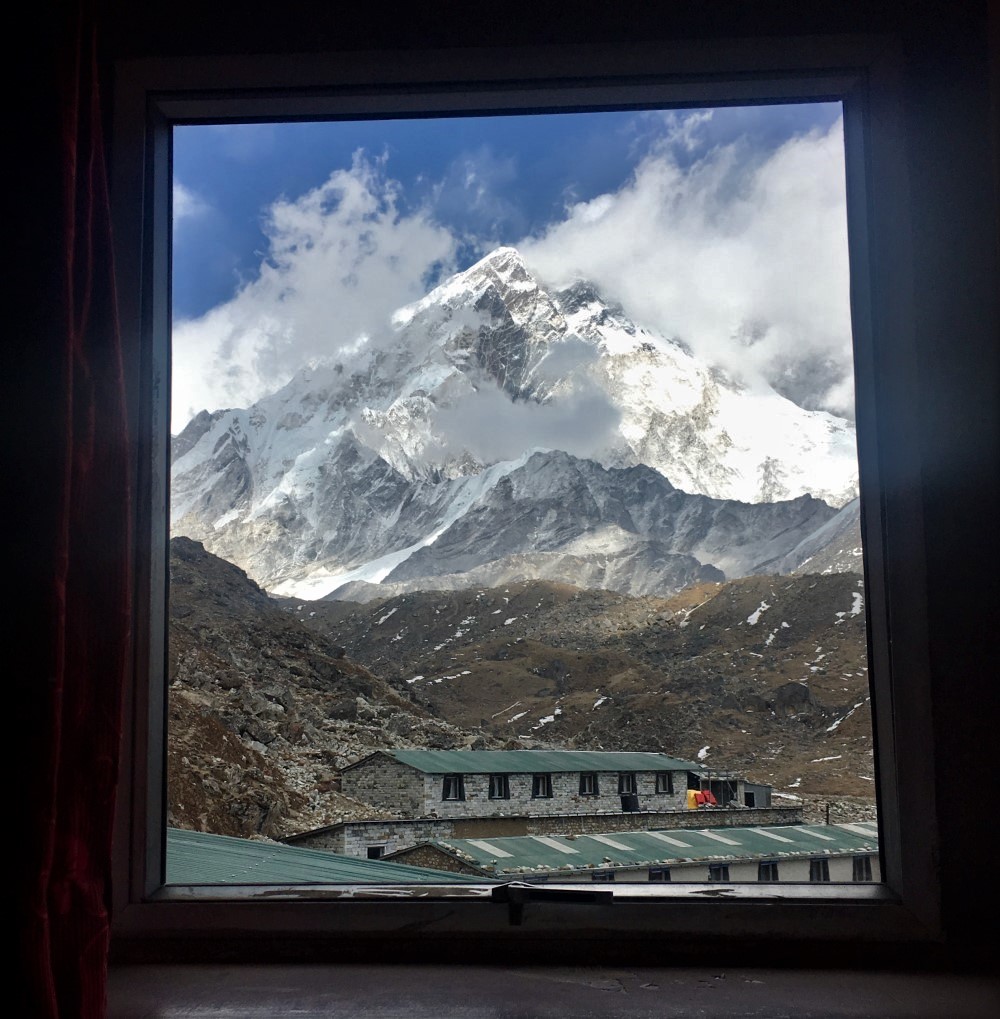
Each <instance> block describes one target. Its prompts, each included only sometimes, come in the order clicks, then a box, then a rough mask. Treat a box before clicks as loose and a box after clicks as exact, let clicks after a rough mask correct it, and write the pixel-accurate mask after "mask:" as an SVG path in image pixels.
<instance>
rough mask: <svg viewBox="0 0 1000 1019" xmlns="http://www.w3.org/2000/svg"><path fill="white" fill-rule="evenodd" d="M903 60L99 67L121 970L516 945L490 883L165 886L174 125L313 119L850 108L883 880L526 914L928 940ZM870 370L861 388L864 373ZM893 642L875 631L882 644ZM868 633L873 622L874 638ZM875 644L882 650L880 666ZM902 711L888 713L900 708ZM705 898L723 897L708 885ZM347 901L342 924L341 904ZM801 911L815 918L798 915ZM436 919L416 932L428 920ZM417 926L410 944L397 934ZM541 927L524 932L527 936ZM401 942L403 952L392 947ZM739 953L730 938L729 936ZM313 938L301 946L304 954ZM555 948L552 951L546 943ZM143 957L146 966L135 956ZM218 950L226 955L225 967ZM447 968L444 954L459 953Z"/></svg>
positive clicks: (537, 58) (632, 892)
mask: <svg viewBox="0 0 1000 1019" xmlns="http://www.w3.org/2000/svg"><path fill="white" fill-rule="evenodd" d="M897 64H898V55H897V52H896V48H895V44H894V42H893V41H892V40H891V39H884V38H876V37H870V36H844V37H833V36H831V37H825V38H821V37H815V38H814V37H804V38H795V37H792V36H784V37H782V36H775V37H772V38H764V37H759V38H754V39H753V40H752V41H750V42H749V43H748V42H747V41H740V40H736V41H727V40H723V39H704V40H700V41H698V42H686V43H684V44H683V45H681V44H677V43H649V44H628V45H625V44H621V45H618V44H614V45H611V44H609V45H607V46H602V47H599V48H598V47H592V46H586V45H583V46H556V45H553V46H547V47H526V48H518V49H516V50H502V49H496V50H491V49H488V48H482V49H476V50H474V51H465V50H459V49H455V50H448V51H441V52H437V53H434V52H430V51H426V50H423V51H416V52H402V51H401V52H399V53H393V54H387V53H384V52H379V53H375V54H372V53H368V54H365V53H354V54H352V53H340V54H338V55H337V56H336V58H335V59H334V58H331V57H329V56H325V55H323V54H303V55H299V56H295V57H291V56H287V55H282V56H276V57H270V56H267V55H262V56H256V57H250V56H232V57H219V58H211V59H208V58H178V59H169V60H166V59H156V60H141V59H140V60H132V61H123V62H121V63H120V64H119V65H118V66H117V68H116V89H115V112H114V130H113V146H112V153H111V154H112V199H113V206H114V218H115V223H114V227H115V236H116V244H117V248H118V258H117V266H116V271H117V285H118V292H119V311H120V318H121V324H122V332H123V337H124V344H125V366H124V367H125V373H126V381H127V385H128V386H129V408H130V414H131V418H130V421H129V427H130V429H131V431H130V439H131V442H132V444H133V447H134V449H135V451H136V456H137V467H136V485H135V490H136V497H135V499H134V504H135V506H136V517H135V527H134V533H135V535H136V538H135V549H136V553H137V554H136V557H135V558H136V574H135V577H136V590H137V592H138V594H137V599H136V605H135V618H134V631H133V632H134V634H135V646H136V660H135V670H134V676H133V682H132V683H131V684H130V686H129V687H128V689H127V691H126V705H125V707H126V737H125V740H124V742H123V748H124V750H123V754H124V756H123V760H122V768H121V775H122V781H121V782H120V784H119V807H118V810H117V814H116V837H115V860H114V866H115V870H114V883H113V889H114V899H113V936H114V939H115V944H116V945H117V952H118V956H119V957H120V958H125V957H128V953H129V952H130V951H132V952H139V953H141V952H143V951H145V952H146V953H147V954H146V957H149V955H148V953H149V952H152V953H153V955H154V956H156V955H157V952H159V953H161V957H162V954H163V953H167V954H169V953H170V952H173V953H175V956H183V954H184V951H185V946H187V948H188V949H189V950H190V951H191V952H193V953H195V954H197V953H198V952H202V951H205V950H207V947H208V946H209V945H210V944H211V942H212V937H213V935H214V934H215V932H218V931H219V930H227V931H231V932H232V938H233V939H235V940H236V942H237V943H240V944H243V943H244V942H245V943H247V944H250V943H252V942H253V941H254V940H255V939H260V938H263V937H275V936H281V937H283V938H288V939H293V940H295V939H303V938H313V939H315V938H316V937H317V936H320V935H321V936H322V939H323V940H324V943H325V944H345V943H348V942H350V941H351V939H352V938H355V937H356V936H357V935H358V934H359V932H367V933H368V934H372V933H373V932H374V934H375V935H377V936H378V937H390V936H391V937H392V938H394V939H395V941H394V943H396V944H397V945H399V944H404V943H416V941H417V939H422V942H423V944H425V945H428V944H431V943H434V944H437V945H442V944H449V943H451V942H449V938H451V939H452V941H453V942H454V943H455V945H456V946H461V948H462V949H467V948H468V946H469V944H470V939H473V940H476V939H478V943H479V944H481V945H484V946H489V945H493V946H496V945H499V944H505V945H506V944H510V943H511V937H510V935H511V928H510V926H509V922H508V917H507V916H506V914H505V912H504V910H503V909H502V908H498V906H497V899H496V897H495V896H494V895H493V890H492V888H491V887H490V886H488V885H483V886H473V885H469V886H457V885H451V886H449V885H447V884H443V885H442V886H441V887H440V888H438V887H436V886H433V887H432V886H421V887H419V888H416V887H414V889H412V890H409V891H407V890H406V889H400V888H398V887H394V888H392V889H388V890H387V889H380V888H378V887H368V886H345V887H341V886H336V887H333V886H318V887H312V886H309V887H303V886H293V887H289V888H274V887H258V886H238V885H226V886H176V885H171V886H167V885H164V883H163V872H164V870H163V868H164V843H165V839H164V820H163V818H164V795H165V793H164V783H163V759H164V738H165V737H164V724H165V721H164V720H165V710H164V706H165V682H164V672H165V669H164V661H165V642H166V625H165V623H166V615H165V593H166V585H167V567H166V563H167V554H166V552H167V541H168V529H167V527H168V519H169V517H168V512H167V504H168V444H169V436H170V431H169V410H168V408H169V373H170V359H169V286H168V276H169V265H170V229H169V227H170V207H169V192H170V129H171V126H172V125H173V124H181V123H184V124H191V123H199V122H205V123H208V122H220V121H221V122H228V121H241V120H243V121H246V120H255V119H288V118H291V119H305V118H314V117H334V118H355V117H356V118H359V119H366V118H371V117H378V116H387V115H390V114H391V115H436V114H441V115H449V114H450V115H460V114H471V113H488V112H491V111H495V112H501V111H502V112H515V111H522V112H529V111H552V110H557V109H562V110H572V109H580V110H587V109H613V108H630V107H635V106H649V107H661V106H676V107H688V106H698V105H708V104H711V103H712V102H716V101H717V102H723V103H751V102H780V101H803V100H810V99H812V100H820V99H825V100H830V99H839V100H840V101H842V102H843V103H844V125H845V140H846V149H847V168H848V217H849V221H850V254H851V265H852V272H851V291H852V310H853V318H854V337H855V374H856V404H857V421H858V444H859V466H860V477H861V492H862V527H863V535H864V545H865V565H866V573H865V578H866V579H865V596H866V597H865V602H866V613H867V617H868V620H869V623H870V625H869V657H870V664H871V682H872V692H873V701H874V702H875V703H877V711H875V712H873V715H874V717H875V741H876V745H877V757H878V760H877V768H876V772H877V774H876V780H877V790H878V795H879V808H880V809H879V827H880V858H881V873H882V875H883V880H882V882H880V883H875V884H872V885H862V884H858V885H855V886H853V887H852V886H851V885H849V884H848V885H844V884H830V885H826V886H823V887H822V888H819V887H816V886H813V887H808V886H802V885H777V886H770V885H769V886H768V887H767V888H766V889H758V888H756V887H755V886H754V885H753V884H750V883H748V884H745V885H734V886H732V887H731V888H730V887H727V889H726V901H727V902H728V903H730V905H732V904H734V903H735V904H738V906H739V911H740V923H739V924H738V925H736V928H734V925H733V924H732V922H731V914H730V912H728V911H727V909H724V908H722V907H721V905H720V904H719V903H718V902H716V903H715V904H714V907H715V908H713V904H712V903H710V902H706V900H705V898H704V892H705V891H706V890H707V889H706V888H705V887H704V886H703V885H698V884H689V885H686V886H685V887H684V888H680V887H679V886H678V885H676V884H675V885H672V886H670V885H668V886H666V887H663V886H659V885H657V886H655V887H653V888H650V887H649V886H648V885H646V884H632V883H630V884H619V885H618V886H617V887H616V888H615V889H614V892H613V895H614V903H615V907H614V910H613V911H612V912H611V913H609V911H608V910H607V909H606V908H605V906H604V904H603V902H602V903H597V902H594V903H593V904H589V905H588V904H586V903H580V902H576V901H574V903H573V905H572V906H569V905H561V904H559V903H557V902H554V901H553V902H546V901H542V900H540V901H539V902H538V903H534V904H533V905H532V916H533V917H534V922H533V926H532V925H526V926H521V927H518V928H516V930H517V931H524V930H532V929H533V930H534V932H535V934H536V935H538V936H540V937H542V938H552V939H556V940H557V939H558V938H559V937H562V936H565V935H566V933H567V931H570V930H571V931H573V932H574V934H576V935H580V936H585V937H591V938H594V939H596V940H597V941H600V940H601V939H602V938H603V939H605V940H606V939H608V938H612V937H613V938H616V939H618V940H619V941H621V939H622V938H625V939H626V940H628V938H631V939H632V940H631V941H630V942H629V943H631V944H643V945H646V944H648V945H656V944H658V943H659V942H662V940H664V939H670V938H681V937H682V938H683V939H684V943H685V945H686V946H688V948H689V950H690V949H691V946H697V945H698V944H704V945H705V946H706V950H709V946H718V944H719V943H720V939H721V940H722V941H726V940H727V939H728V940H729V941H731V942H733V943H734V944H736V943H748V942H752V941H753V939H755V938H758V937H761V936H767V937H771V938H774V937H779V938H783V939H785V941H786V942H787V943H789V944H801V943H803V942H817V941H829V940H830V939H843V937H844V935H845V932H846V933H847V934H848V935H855V934H856V935H857V936H858V937H863V938H864V939H865V940H866V942H867V943H868V944H869V945H878V944H885V945H892V944H899V943H900V942H902V941H905V942H907V943H915V942H920V943H925V944H930V943H932V942H934V941H935V940H936V939H937V938H939V937H940V936H941V930H942V928H941V918H940V912H941V910H940V901H939V899H940V885H939V878H938V874H937V871H936V866H935V860H936V830H937V829H936V826H935V823H934V818H935V801H934V788H935V783H934V770H933V762H932V759H931V755H930V754H928V753H926V751H925V748H926V747H928V746H933V745H934V740H933V733H932V730H931V721H930V719H931V711H930V703H931V700H930V678H929V666H928V661H927V648H926V643H925V641H924V640H923V639H922V635H923V634H924V633H925V632H926V618H927V609H926V602H927V596H926V590H925V583H924V572H923V563H924V556H925V552H924V541H923V533H922V506H921V502H920V498H921V491H920V487H919V485H918V484H913V483H912V479H913V478H914V477H918V476H919V473H920V462H919V449H918V448H917V447H916V445H915V443H914V442H913V441H912V440H911V439H910V438H909V436H911V435H912V434H914V433H915V432H916V431H917V430H918V429H917V423H918V415H919V406H918V404H919V401H918V400H917V399H916V398H915V393H916V386H915V377H914V370H913V361H914V358H913V355H912V353H911V349H912V342H913V322H914V303H913V296H912V287H911V280H912V264H911V256H910V254H909V249H908V244H907V241H908V237H909V219H908V217H909V205H908V193H907V184H906V180H907V175H906V163H905V158H904V144H905V132H904V123H903V112H902V111H901V106H900V99H899V96H900V94H901V93H900V85H899V83H898V74H899V72H898V66H897ZM876 368H877V370H876ZM890 620H891V623H892V632H891V635H890V630H889V625H890ZM871 624H873V625H871ZM890 648H891V654H890ZM903 694H905V696H904V695H903ZM715 889H716V890H717V886H715ZM342 900H347V901H349V903H350V906H349V907H348V906H347V904H346V902H345V901H342ZM803 901H807V902H808V903H810V904H811V908H809V909H807V910H803V909H802V903H803ZM426 924H430V925H431V926H432V927H433V932H432V933H428V931H427V930H424V929H423V927H422V925H426ZM415 931H417V932H419V933H414V932H415ZM539 932H541V933H539ZM407 938H410V942H407V941H406V939H407ZM740 939H742V941H741V940H740ZM313 943H315V940H314V942H313ZM553 943H555V940H554V941H553ZM151 946H153V947H151ZM231 946H232V939H231V941H230V947H229V950H230V951H231V950H232V947H231ZM455 950H456V952H457V951H459V947H456V949H455Z"/></svg>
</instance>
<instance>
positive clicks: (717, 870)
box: [708, 863, 729, 881]
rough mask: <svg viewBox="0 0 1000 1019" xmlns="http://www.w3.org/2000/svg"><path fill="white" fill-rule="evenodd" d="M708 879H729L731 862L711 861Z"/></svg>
mask: <svg viewBox="0 0 1000 1019" xmlns="http://www.w3.org/2000/svg"><path fill="white" fill-rule="evenodd" d="M708 880H709V881H728V880H729V864H728V863H710V864H709V865H708Z"/></svg>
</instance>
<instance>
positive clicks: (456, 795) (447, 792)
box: [441, 775, 465, 800]
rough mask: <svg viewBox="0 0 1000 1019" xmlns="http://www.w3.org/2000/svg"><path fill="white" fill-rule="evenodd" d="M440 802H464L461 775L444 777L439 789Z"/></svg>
mask: <svg viewBox="0 0 1000 1019" xmlns="http://www.w3.org/2000/svg"><path fill="white" fill-rule="evenodd" d="M441 799H442V800H464V799H465V781H464V779H463V778H462V776H461V775H445V777H444V782H443V783H442V787H441Z"/></svg>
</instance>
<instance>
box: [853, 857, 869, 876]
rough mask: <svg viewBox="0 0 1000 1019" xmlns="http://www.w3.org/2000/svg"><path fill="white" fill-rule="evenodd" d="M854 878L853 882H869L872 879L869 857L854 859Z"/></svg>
mask: <svg viewBox="0 0 1000 1019" xmlns="http://www.w3.org/2000/svg"><path fill="white" fill-rule="evenodd" d="M853 862H854V877H853V880H855V881H871V879H872V858H871V857H870V856H855V857H854V861H853Z"/></svg>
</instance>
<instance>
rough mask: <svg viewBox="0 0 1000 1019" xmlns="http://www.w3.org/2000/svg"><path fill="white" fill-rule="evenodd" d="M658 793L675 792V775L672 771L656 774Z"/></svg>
mask: <svg viewBox="0 0 1000 1019" xmlns="http://www.w3.org/2000/svg"><path fill="white" fill-rule="evenodd" d="M656 791H657V792H658V793H670V794H671V795H673V792H674V775H673V772H671V771H658V772H657V773H656Z"/></svg>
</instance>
